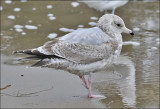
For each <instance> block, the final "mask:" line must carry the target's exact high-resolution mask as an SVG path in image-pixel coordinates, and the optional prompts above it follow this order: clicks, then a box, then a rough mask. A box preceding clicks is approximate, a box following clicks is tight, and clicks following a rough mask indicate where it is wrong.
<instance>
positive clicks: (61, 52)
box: [33, 27, 118, 64]
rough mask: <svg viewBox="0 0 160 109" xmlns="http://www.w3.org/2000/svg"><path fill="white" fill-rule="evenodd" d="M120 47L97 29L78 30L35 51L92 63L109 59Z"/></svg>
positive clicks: (73, 60)
mask: <svg viewBox="0 0 160 109" xmlns="http://www.w3.org/2000/svg"><path fill="white" fill-rule="evenodd" d="M117 47H118V44H117V43H115V42H114V41H112V40H111V39H110V38H109V36H108V35H107V34H105V33H104V32H103V31H101V30H100V29H98V28H97V27H95V28H91V29H83V30H77V31H75V32H72V33H69V34H67V35H65V36H63V37H61V38H60V39H55V40H53V41H50V42H47V43H45V44H44V45H43V46H41V47H39V48H37V49H35V50H33V52H34V51H38V52H40V53H42V54H45V55H55V56H58V57H60V58H64V59H67V60H69V61H72V62H75V63H84V64H87V63H91V62H96V61H99V60H102V59H104V58H107V57H109V56H110V55H111V54H112V53H113V52H114V51H115V50H116V48H117Z"/></svg>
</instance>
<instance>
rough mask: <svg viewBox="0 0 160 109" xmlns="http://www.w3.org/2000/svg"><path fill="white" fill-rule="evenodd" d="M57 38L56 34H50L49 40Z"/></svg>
mask: <svg viewBox="0 0 160 109" xmlns="http://www.w3.org/2000/svg"><path fill="white" fill-rule="evenodd" d="M55 37H57V34H56V33H50V34H49V35H48V38H49V39H53V38H55Z"/></svg>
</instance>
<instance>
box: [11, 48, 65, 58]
mask: <svg viewBox="0 0 160 109" xmlns="http://www.w3.org/2000/svg"><path fill="white" fill-rule="evenodd" d="M13 54H28V55H34V56H35V57H33V58H40V59H45V58H61V59H63V58H62V57H59V56H56V55H54V54H53V55H46V54H43V53H40V52H39V51H38V50H36V49H34V50H33V49H31V50H19V51H14V52H13ZM29 58H30V57H28V59H29ZM30 59H31V58H30Z"/></svg>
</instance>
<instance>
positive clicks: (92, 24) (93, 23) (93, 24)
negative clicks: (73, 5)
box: [88, 22, 97, 26]
mask: <svg viewBox="0 0 160 109" xmlns="http://www.w3.org/2000/svg"><path fill="white" fill-rule="evenodd" d="M88 24H89V25H91V26H96V25H97V23H96V22H89V23H88Z"/></svg>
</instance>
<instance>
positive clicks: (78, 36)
mask: <svg viewBox="0 0 160 109" xmlns="http://www.w3.org/2000/svg"><path fill="white" fill-rule="evenodd" d="M59 40H63V41H67V42H70V43H79V44H84V45H100V44H102V43H104V42H107V41H110V37H109V36H108V35H107V34H106V33H105V32H103V31H102V30H101V29H100V28H98V27H93V28H87V29H78V30H76V31H73V32H71V33H69V34H66V35H64V36H63V37H61V38H60V39H59Z"/></svg>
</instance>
